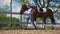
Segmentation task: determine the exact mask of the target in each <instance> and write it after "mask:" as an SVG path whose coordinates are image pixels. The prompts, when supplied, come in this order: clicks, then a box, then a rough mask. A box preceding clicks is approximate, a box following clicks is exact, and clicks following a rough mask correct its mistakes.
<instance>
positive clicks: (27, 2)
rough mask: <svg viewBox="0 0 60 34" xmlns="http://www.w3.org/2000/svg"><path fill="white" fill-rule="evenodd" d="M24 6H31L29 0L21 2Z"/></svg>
mask: <svg viewBox="0 0 60 34" xmlns="http://www.w3.org/2000/svg"><path fill="white" fill-rule="evenodd" d="M21 3H22V4H30V2H29V1H28V0H21Z"/></svg>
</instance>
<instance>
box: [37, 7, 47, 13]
mask: <svg viewBox="0 0 60 34" xmlns="http://www.w3.org/2000/svg"><path fill="white" fill-rule="evenodd" d="M37 10H38V12H40V13H45V12H46V8H37Z"/></svg>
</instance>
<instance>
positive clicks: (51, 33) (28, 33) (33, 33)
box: [0, 30, 60, 34]
mask: <svg viewBox="0 0 60 34" xmlns="http://www.w3.org/2000/svg"><path fill="white" fill-rule="evenodd" d="M0 34H60V30H0Z"/></svg>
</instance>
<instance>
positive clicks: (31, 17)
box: [30, 15, 37, 29]
mask: <svg viewBox="0 0 60 34" xmlns="http://www.w3.org/2000/svg"><path fill="white" fill-rule="evenodd" d="M30 19H31V22H32V24H33V26H34V27H35V29H37V26H36V24H35V23H34V20H33V15H31V16H30Z"/></svg>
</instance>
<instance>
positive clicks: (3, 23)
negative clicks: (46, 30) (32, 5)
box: [0, 12, 60, 28]
mask: <svg viewBox="0 0 60 34" xmlns="http://www.w3.org/2000/svg"><path fill="white" fill-rule="evenodd" d="M0 14H11V18H12V14H17V15H18V14H19V15H20V13H16V12H12V13H11V12H0ZM24 15H25V14H24ZM0 24H20V26H21V28H22V24H25V22H22V15H20V22H13V21H12V19H11V22H0ZM29 24H31V23H29ZM37 24H42V23H37ZM46 24H47V25H51V23H46ZM56 25H60V23H56Z"/></svg>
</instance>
